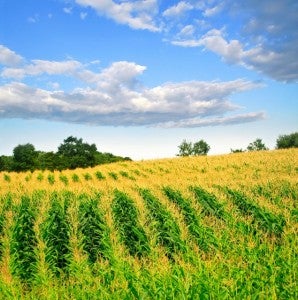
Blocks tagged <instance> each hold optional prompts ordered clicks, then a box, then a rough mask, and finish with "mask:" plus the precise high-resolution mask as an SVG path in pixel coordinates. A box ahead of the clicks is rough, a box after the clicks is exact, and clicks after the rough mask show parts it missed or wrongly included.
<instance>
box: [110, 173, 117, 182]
mask: <svg viewBox="0 0 298 300" xmlns="http://www.w3.org/2000/svg"><path fill="white" fill-rule="evenodd" d="M109 176H110V177H111V178H113V179H114V180H117V179H118V175H117V174H116V173H115V172H109Z"/></svg>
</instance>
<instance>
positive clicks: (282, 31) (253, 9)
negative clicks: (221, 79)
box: [172, 0, 298, 82]
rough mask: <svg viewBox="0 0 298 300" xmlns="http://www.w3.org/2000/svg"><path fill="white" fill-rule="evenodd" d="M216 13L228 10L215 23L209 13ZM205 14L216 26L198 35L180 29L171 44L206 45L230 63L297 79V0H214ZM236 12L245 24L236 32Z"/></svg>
mask: <svg viewBox="0 0 298 300" xmlns="http://www.w3.org/2000/svg"><path fill="white" fill-rule="evenodd" d="M210 3H211V2H210ZM215 14H216V15H218V14H225V17H224V18H222V19H218V18H217V19H216V22H213V23H214V24H213V23H212V19H210V17H212V16H213V15H215ZM202 15H203V16H204V17H205V22H209V27H210V26H213V29H211V30H209V31H208V32H203V33H202V32H201V33H200V34H199V35H197V38H194V37H193V36H190V37H187V36H184V37H183V36H182V35H181V32H179V31H178V32H177V34H176V38H173V39H172V44H173V45H177V46H182V47H203V48H205V49H207V50H210V51H212V52H214V53H216V54H218V55H219V56H220V57H221V58H222V59H223V60H224V61H225V62H227V63H229V64H239V65H242V66H244V67H246V68H248V69H251V70H255V71H258V72H259V73H263V74H265V75H267V76H269V77H271V78H273V79H275V80H278V81H283V82H297V81H298V62H297V58H296V56H297V53H298V32H297V30H296V28H298V5H297V3H296V1H293V0H287V1H270V0H264V1H256V0H249V1H245V2H243V1H241V2H239V1H234V0H229V1H225V2H222V1H212V5H209V6H208V5H207V2H206V3H205V7H204V8H202ZM237 16H241V22H242V23H243V24H244V25H243V26H242V27H241V28H239V29H238V30H237V34H235V32H233V30H234V28H232V27H231V24H235V22H237V20H236V18H237ZM218 20H223V21H224V22H225V23H224V22H222V23H221V24H220V27H219V28H216V27H215V26H218V24H217V23H218ZM203 21H204V20H203ZM187 22H189V20H187ZM188 25H191V24H188ZM193 25H194V24H193ZM197 30H201V31H202V27H198V28H197ZM233 36H235V37H237V38H233Z"/></svg>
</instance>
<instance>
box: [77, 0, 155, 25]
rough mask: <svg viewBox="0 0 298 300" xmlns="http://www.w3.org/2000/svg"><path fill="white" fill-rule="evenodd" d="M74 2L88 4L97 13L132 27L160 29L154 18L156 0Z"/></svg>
mask: <svg viewBox="0 0 298 300" xmlns="http://www.w3.org/2000/svg"><path fill="white" fill-rule="evenodd" d="M76 3H77V4H79V5H81V6H84V7H88V6H89V7H91V8H93V9H95V10H96V11H97V13H98V14H101V15H105V16H106V17H108V18H110V19H113V20H114V21H116V22H117V23H120V24H126V25H128V26H129V27H131V28H133V29H146V30H150V31H159V30H160V29H159V28H158V26H156V24H155V20H154V16H155V15H156V13H157V8H158V6H157V1H156V0H142V1H140V0H139V1H125V2H121V3H119V4H118V3H115V2H114V1H112V0H100V1H98V0H76Z"/></svg>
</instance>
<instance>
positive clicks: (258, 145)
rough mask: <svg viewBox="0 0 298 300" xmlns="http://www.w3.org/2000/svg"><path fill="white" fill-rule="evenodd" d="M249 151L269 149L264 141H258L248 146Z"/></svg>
mask: <svg viewBox="0 0 298 300" xmlns="http://www.w3.org/2000/svg"><path fill="white" fill-rule="evenodd" d="M247 150H248V151H260V150H268V148H267V147H266V146H265V144H264V143H263V141H262V139H256V140H255V141H253V142H252V143H250V144H249V145H248V146H247Z"/></svg>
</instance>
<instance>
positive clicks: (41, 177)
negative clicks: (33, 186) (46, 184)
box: [37, 173, 44, 182]
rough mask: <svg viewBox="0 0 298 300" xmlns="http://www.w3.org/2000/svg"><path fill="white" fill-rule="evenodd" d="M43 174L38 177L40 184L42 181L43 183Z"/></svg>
mask: <svg viewBox="0 0 298 300" xmlns="http://www.w3.org/2000/svg"><path fill="white" fill-rule="evenodd" d="M43 177H44V176H43V174H42V173H39V174H38V175H37V180H38V181H39V182H41V181H43Z"/></svg>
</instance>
